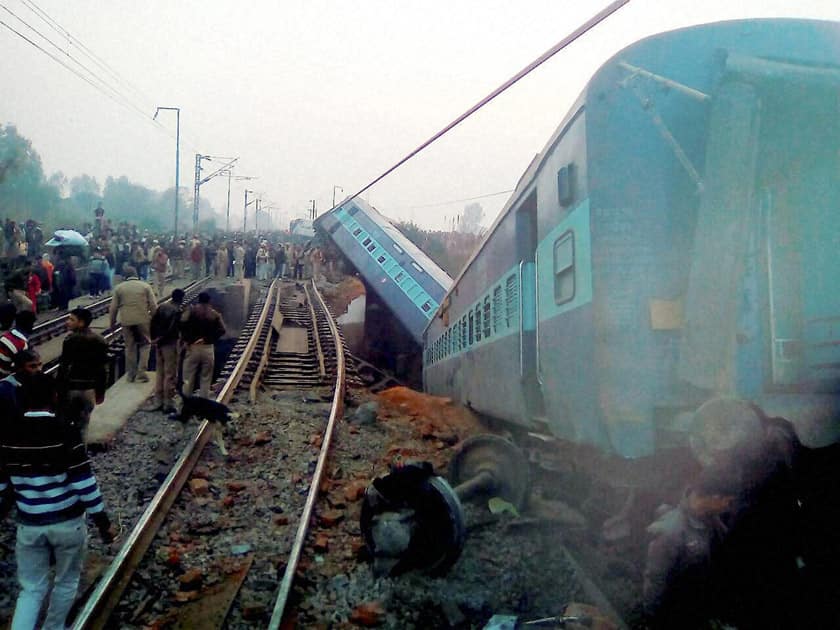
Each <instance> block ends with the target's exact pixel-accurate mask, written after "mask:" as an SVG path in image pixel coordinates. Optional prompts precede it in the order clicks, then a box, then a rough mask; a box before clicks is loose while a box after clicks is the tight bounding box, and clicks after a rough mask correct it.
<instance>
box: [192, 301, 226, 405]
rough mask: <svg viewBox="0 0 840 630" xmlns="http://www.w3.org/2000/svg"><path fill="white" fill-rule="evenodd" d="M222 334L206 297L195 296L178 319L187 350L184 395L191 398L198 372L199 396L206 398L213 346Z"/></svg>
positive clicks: (218, 317) (220, 323) (210, 379)
mask: <svg viewBox="0 0 840 630" xmlns="http://www.w3.org/2000/svg"><path fill="white" fill-rule="evenodd" d="M224 334H225V324H224V321H222V316H221V315H220V314H219V312H218V311H217V310H216V309H214V308H213V307H212V306H210V294H209V293H207V292H206V291H202V292H201V293H199V294H198V304H194V305H193V306H191V307H190V308H189V309H188V310H186V311H184V314H183V315H182V316H181V337H182V339H183V340H184V343H185V344H186V346H187V354H186V357H185V358H184V395H185V396H191V395H192V393H193V390H194V389H195V378H196V372H198V371H199V370H200V371H201V375H200V377H199V378H200V380H201V388H200V395H201V396H202V397H203V398H210V383H211V381H212V380H213V366H214V363H215V360H214V356H213V344H215V343H216V342H217V341H218V340H219V339H221V338H222V336H223V335H224Z"/></svg>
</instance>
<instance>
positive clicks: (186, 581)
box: [178, 569, 204, 591]
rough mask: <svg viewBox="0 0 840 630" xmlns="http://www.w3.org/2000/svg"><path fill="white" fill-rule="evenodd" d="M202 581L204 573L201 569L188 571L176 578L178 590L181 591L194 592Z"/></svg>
mask: <svg viewBox="0 0 840 630" xmlns="http://www.w3.org/2000/svg"><path fill="white" fill-rule="evenodd" d="M203 581H204V573H203V572H202V571H201V569H190V570H189V571H187V572H186V573H184V575H182V576H181V577H180V578H178V583H179V584H178V589H179V590H182V591H195V590H198V588H199V587H200V586H201V583H202V582H203Z"/></svg>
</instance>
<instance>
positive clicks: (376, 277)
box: [315, 198, 452, 354]
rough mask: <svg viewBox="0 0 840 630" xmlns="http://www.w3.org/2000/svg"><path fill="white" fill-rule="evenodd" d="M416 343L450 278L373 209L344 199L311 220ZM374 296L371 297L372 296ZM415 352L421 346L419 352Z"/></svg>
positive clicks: (361, 202) (421, 337)
mask: <svg viewBox="0 0 840 630" xmlns="http://www.w3.org/2000/svg"><path fill="white" fill-rule="evenodd" d="M315 227H316V228H317V229H318V230H321V231H324V232H326V233H327V234H329V238H330V239H331V240H332V242H333V243H334V244H335V245H336V246H337V247H338V249H339V250H341V253H342V254H343V255H344V256H345V257H346V258H347V259H348V260H349V261H350V262H351V263H352V265H353V267H355V268H356V269H357V270H358V272H359V274H360V275H361V276H362V278H363V279H364V281H365V285H366V286H367V287H368V288H369V289H372V290H373V292H374V293H375V294H376V297H378V298H379V299H380V300H381V301H382V302H383V303H384V305H385V306H386V307H387V308H388V309H389V311H390V312H391V313H393V315H394V316H395V317H396V318H397V320H398V321H399V322H400V323H401V324H402V326H403V327H404V329H405V331H406V332H407V333H408V334H409V335H410V337H411V338H412V339H413V341H414V343H415V344H417V347H418V348H419V344H420V343H421V342H422V340H423V330H424V329H425V328H426V325H427V324H428V323H429V320H430V319H431V318H432V317H433V316H434V314H435V312H436V311H437V309H438V306H439V305H440V301H441V299H442V298H443V295H444V294H445V293H446V291H447V290H448V289H449V287H450V286H451V284H452V278H450V277H449V275H448V274H447V273H446V272H445V271H443V270H442V269H441V268H440V267H438V266H437V264H435V262H434V261H432V259H431V258H429V257H428V256H426V254H424V253H423V252H422V251H421V250H420V248H419V247H417V246H416V245H415V244H414V243H412V242H411V241H410V240H408V238H406V236H405V235H404V234H403V233H402V232H400V231H399V230H398V229H397V228H395V227H394V225H393V224H392V223H391V222H390V221H389V220H388V219H386V218H385V217H384V216H382V215H381V214H380V213H379V212H378V211H377V210H376V209H375V208H373V207H371V206H370V205H368V204H367V203H366V202H365V201H363V200H362V199H359V198H356V199H353V200H350V201H346V202H344V203H343V204H342V205H340V206H339V207H338V208H336V209H335V210H332V211H331V212H328V213H326V214H324V215H322V216H320V217H318V219H317V220H316V221H315ZM370 297H373V296H370ZM418 354H419V351H418Z"/></svg>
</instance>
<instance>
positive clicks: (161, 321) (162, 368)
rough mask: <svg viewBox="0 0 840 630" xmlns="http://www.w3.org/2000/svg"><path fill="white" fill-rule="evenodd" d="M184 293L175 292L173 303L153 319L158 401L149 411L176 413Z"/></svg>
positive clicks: (179, 290) (166, 305) (173, 293)
mask: <svg viewBox="0 0 840 630" xmlns="http://www.w3.org/2000/svg"><path fill="white" fill-rule="evenodd" d="M183 301H184V292H183V291H182V290H181V289H175V290H174V291H173V292H172V301H171V302H163V303H161V304H160V305H159V306H158V307H157V310H156V311H155V314H154V315H152V323H151V337H152V345H154V347H155V365H156V368H155V370H156V376H155V399H154V402H153V403H152V405H151V406H150V407H146V409H145V410H146V411H157V410H159V409H162V410H163V412H164V413H170V412H173V411H175V404H174V402H175V378H176V376H177V374H178V327H179V324H180V319H181V304H182V303H183Z"/></svg>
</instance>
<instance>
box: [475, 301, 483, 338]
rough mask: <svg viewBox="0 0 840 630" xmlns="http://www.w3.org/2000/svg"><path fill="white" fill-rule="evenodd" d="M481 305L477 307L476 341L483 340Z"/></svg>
mask: <svg viewBox="0 0 840 630" xmlns="http://www.w3.org/2000/svg"><path fill="white" fill-rule="evenodd" d="M481 330H482V329H481V305H480V304H476V307H475V342H476V343H478V342H479V341H481Z"/></svg>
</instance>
